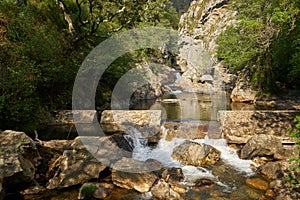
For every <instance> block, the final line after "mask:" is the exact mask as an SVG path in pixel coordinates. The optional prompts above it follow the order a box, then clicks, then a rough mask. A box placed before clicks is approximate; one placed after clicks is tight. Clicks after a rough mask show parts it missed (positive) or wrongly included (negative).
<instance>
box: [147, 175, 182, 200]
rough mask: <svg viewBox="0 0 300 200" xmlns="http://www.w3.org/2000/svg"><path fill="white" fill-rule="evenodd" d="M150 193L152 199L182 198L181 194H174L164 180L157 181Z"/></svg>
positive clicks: (179, 199) (172, 199) (168, 199)
mask: <svg viewBox="0 0 300 200" xmlns="http://www.w3.org/2000/svg"><path fill="white" fill-rule="evenodd" d="M151 193H152V195H153V196H154V197H156V198H157V199H159V200H181V199H184V198H183V194H180V193H178V192H176V191H175V190H174V189H173V188H172V186H171V185H170V184H169V183H167V182H166V181H165V180H159V181H158V182H157V184H155V185H154V186H153V187H152V189H151Z"/></svg>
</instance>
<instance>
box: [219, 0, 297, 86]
mask: <svg viewBox="0 0 300 200" xmlns="http://www.w3.org/2000/svg"><path fill="white" fill-rule="evenodd" d="M231 8H232V9H234V10H237V11H238V23H237V24H235V25H231V26H230V27H228V28H227V30H226V31H225V32H224V33H222V34H221V35H220V36H219V37H218V39H217V43H218V45H219V46H218V49H217V54H218V55H217V56H218V59H219V60H221V61H222V62H223V63H224V64H225V65H226V66H227V67H228V68H229V69H230V70H231V71H232V72H237V71H240V70H243V69H247V70H248V71H249V72H250V78H251V79H252V83H253V85H254V86H255V87H256V88H257V89H259V90H260V91H263V92H275V91H276V85H277V84H276V82H280V83H281V85H285V86H287V87H296V86H299V85H300V84H299V83H300V79H299V78H298V77H299V71H300V68H299V59H300V57H299V56H300V54H299V42H298V41H299V37H300V29H299V16H300V6H299V4H297V3H295V2H293V1H291V0H284V1H279V0H275V1H269V0H259V1H257V0H256V1H254V0H250V1H243V0H237V1H235V3H234V4H233V5H232V6H231Z"/></svg>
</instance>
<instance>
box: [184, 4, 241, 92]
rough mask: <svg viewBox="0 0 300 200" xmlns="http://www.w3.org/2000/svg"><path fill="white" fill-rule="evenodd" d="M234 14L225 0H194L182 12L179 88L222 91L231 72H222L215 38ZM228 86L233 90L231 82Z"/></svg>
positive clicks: (230, 76) (232, 21) (228, 23)
mask: <svg viewBox="0 0 300 200" xmlns="http://www.w3.org/2000/svg"><path fill="white" fill-rule="evenodd" d="M235 15H236V12H234V11H231V10H229V9H228V0H196V1H193V2H192V3H191V5H190V7H189V9H188V11H187V12H186V13H184V14H183V15H182V17H181V19H180V23H179V33H180V36H181V43H180V47H181V49H180V53H179V57H178V64H179V66H180V68H181V72H182V78H181V80H180V82H179V86H180V87H181V88H182V90H184V91H188V92H200V93H207V94H214V93H219V92H223V91H224V88H226V86H228V84H229V83H232V79H233V76H232V75H230V74H227V73H225V71H224V68H223V67H222V65H221V64H220V63H218V62H217V59H215V56H216V38H217V37H218V36H219V35H220V33H221V32H222V31H224V30H225V29H226V27H227V26H228V25H231V24H233V23H235V22H236V20H235ZM227 89H228V90H232V88H230V86H228V87H227Z"/></svg>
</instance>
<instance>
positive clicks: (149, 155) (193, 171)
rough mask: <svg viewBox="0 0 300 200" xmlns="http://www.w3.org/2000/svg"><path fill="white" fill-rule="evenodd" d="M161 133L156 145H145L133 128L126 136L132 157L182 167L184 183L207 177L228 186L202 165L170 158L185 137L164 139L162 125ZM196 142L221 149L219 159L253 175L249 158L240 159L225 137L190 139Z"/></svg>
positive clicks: (165, 133) (164, 129)
mask: <svg viewBox="0 0 300 200" xmlns="http://www.w3.org/2000/svg"><path fill="white" fill-rule="evenodd" d="M162 130H163V135H162V139H161V140H160V141H159V143H158V144H157V146H156V147H149V146H147V142H146V141H145V140H146V139H145V138H143V136H142V134H141V133H140V132H139V131H138V130H136V129H133V131H132V132H131V133H130V134H129V135H128V136H127V139H128V137H129V138H131V140H132V142H133V144H134V149H133V156H132V158H133V159H136V160H140V161H146V160H148V159H155V160H157V161H159V162H161V163H162V165H163V166H164V167H180V168H182V171H183V174H184V176H185V180H184V182H185V183H187V184H188V183H191V182H193V181H195V180H197V179H199V178H209V179H212V180H215V181H216V183H217V184H219V185H220V186H224V187H225V188H227V187H228V186H227V185H226V184H224V183H222V182H220V181H219V180H218V178H217V177H216V176H214V175H213V174H212V172H211V171H210V170H207V169H205V168H202V167H195V166H184V165H182V164H181V163H180V162H178V161H176V160H173V159H172V153H173V150H174V148H175V147H177V146H178V145H180V144H182V143H183V142H184V141H186V140H185V139H182V138H174V139H173V140H171V141H167V140H166V135H167V129H166V128H165V127H163V126H162ZM191 141H194V142H197V143H199V144H208V145H211V146H213V147H215V148H216V149H218V150H219V151H221V159H222V160H223V161H224V162H225V163H228V164H230V165H231V166H233V167H234V168H235V169H236V170H238V171H240V172H242V173H244V175H245V176H250V175H253V174H254V172H253V171H252V170H251V169H250V165H251V164H253V165H255V163H253V162H252V161H251V160H242V159H240V158H239V157H238V155H237V153H236V151H235V150H234V149H232V148H230V147H229V146H228V145H227V142H226V140H225V139H209V138H207V137H206V138H205V139H196V140H191Z"/></svg>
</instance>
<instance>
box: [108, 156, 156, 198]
mask: <svg viewBox="0 0 300 200" xmlns="http://www.w3.org/2000/svg"><path fill="white" fill-rule="evenodd" d="M115 166H116V168H117V169H118V170H115V169H114V170H113V171H112V181H113V183H114V184H115V185H117V186H119V187H122V188H125V189H128V190H130V189H135V190H136V191H139V192H141V193H144V192H149V190H150V188H151V187H152V185H153V184H154V182H155V181H156V180H157V179H158V177H157V175H156V174H155V173H154V172H152V170H151V169H152V168H153V165H152V166H151V164H150V166H148V163H147V162H141V161H137V160H133V159H129V158H123V159H122V160H120V161H119V162H117V163H116V164H115ZM159 167H160V166H159ZM114 168H115V167H114ZM154 168H157V166H154ZM119 170H122V171H119Z"/></svg>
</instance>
